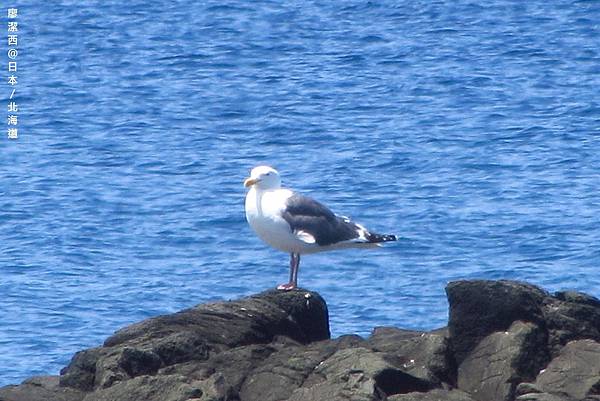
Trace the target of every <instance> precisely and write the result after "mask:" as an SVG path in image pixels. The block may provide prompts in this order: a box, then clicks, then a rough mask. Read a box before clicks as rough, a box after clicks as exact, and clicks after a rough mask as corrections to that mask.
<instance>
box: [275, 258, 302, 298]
mask: <svg viewBox="0 0 600 401" xmlns="http://www.w3.org/2000/svg"><path fill="white" fill-rule="evenodd" d="M299 266H300V254H299V253H293V252H292V253H291V254H290V281H289V283H287V284H280V285H278V286H277V289H278V290H284V291H289V290H293V289H294V288H296V287H297V286H298V268H299Z"/></svg>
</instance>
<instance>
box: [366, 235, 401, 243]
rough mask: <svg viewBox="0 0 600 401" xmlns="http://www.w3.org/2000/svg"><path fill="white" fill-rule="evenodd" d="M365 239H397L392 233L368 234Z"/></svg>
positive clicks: (380, 240) (375, 241) (372, 241)
mask: <svg viewBox="0 0 600 401" xmlns="http://www.w3.org/2000/svg"><path fill="white" fill-rule="evenodd" d="M367 239H368V240H369V242H371V243H379V242H391V241H397V240H398V238H397V237H396V236H395V235H394V234H370V235H369V236H368V238H367Z"/></svg>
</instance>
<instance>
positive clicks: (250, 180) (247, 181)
mask: <svg viewBox="0 0 600 401" xmlns="http://www.w3.org/2000/svg"><path fill="white" fill-rule="evenodd" d="M258 181H260V180H259V179H258V178H246V179H245V180H244V186H245V187H246V188H248V187H251V186H252V185H254V184H256V183H257V182H258Z"/></svg>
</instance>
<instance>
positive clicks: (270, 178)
mask: <svg viewBox="0 0 600 401" xmlns="http://www.w3.org/2000/svg"><path fill="white" fill-rule="evenodd" d="M244 186H245V187H246V188H249V187H251V186H255V187H256V188H258V189H276V188H279V187H281V177H280V176H279V173H278V172H277V170H275V169H274V168H273V167H269V166H258V167H254V168H253V169H252V171H251V172H250V177H248V178H246V180H245V181H244Z"/></svg>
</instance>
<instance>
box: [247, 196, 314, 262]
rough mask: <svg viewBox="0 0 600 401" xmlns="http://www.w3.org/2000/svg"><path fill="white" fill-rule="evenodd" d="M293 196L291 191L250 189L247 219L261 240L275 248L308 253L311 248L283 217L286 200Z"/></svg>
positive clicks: (289, 251)
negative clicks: (293, 231) (296, 234)
mask: <svg viewBox="0 0 600 401" xmlns="http://www.w3.org/2000/svg"><path fill="white" fill-rule="evenodd" d="M292 195H293V193H292V191H290V190H289V189H282V188H278V189H271V190H257V189H256V188H255V187H252V188H250V191H248V194H247V195H246V219H247V220H248V223H249V224H250V227H252V229H253V230H254V231H255V232H256V234H257V235H258V236H259V237H260V239H262V240H263V241H265V242H266V243H267V244H269V245H271V246H272V247H273V248H276V249H279V250H281V251H284V252H288V253H291V252H296V253H306V252H307V251H309V249H310V248H311V247H310V246H307V244H306V243H304V242H302V241H300V240H299V239H298V238H297V237H296V236H295V235H294V233H292V231H291V229H290V226H289V224H288V223H287V222H286V221H285V220H284V219H283V217H281V213H282V212H283V210H284V209H285V205H286V200H287V199H288V198H289V197H290V196H292Z"/></svg>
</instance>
